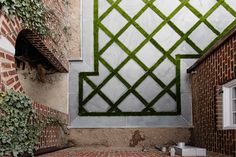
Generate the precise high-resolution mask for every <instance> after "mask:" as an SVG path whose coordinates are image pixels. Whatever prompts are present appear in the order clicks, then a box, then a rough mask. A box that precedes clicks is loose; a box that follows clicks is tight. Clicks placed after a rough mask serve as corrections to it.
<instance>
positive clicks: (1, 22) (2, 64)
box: [0, 11, 68, 149]
mask: <svg viewBox="0 0 236 157" xmlns="http://www.w3.org/2000/svg"><path fill="white" fill-rule="evenodd" d="M20 23H21V22H20V20H19V19H18V18H14V19H13V20H9V19H8V18H7V17H6V16H4V15H3V14H2V13H1V11H0V26H1V27H0V35H2V36H4V37H6V38H7V39H8V40H9V41H10V43H11V44H12V45H13V46H15V43H16V39H17V36H18V34H19V33H20V32H21V30H22V27H21V24H20ZM28 37H29V36H28ZM36 37H37V38H36ZM29 38H32V40H34V41H36V40H37V41H38V43H40V44H41V47H42V48H45V47H46V46H45V45H43V42H45V41H41V40H40V41H39V38H38V36H36V35H35V34H32V36H30V37H29ZM52 52H53V53H52ZM44 53H47V54H48V56H49V57H51V58H49V59H51V60H50V61H52V62H54V63H55V64H54V65H55V66H57V67H59V68H61V71H66V69H67V68H68V62H67V60H66V58H61V57H58V56H59V54H57V51H49V50H48V49H47V50H46V48H45V52H44ZM60 56H62V57H64V56H63V55H61V53H60ZM59 70H60V69H59ZM5 89H13V90H15V91H19V92H23V87H22V85H21V83H20V81H19V78H18V75H17V71H16V64H15V58H14V55H13V54H11V53H9V52H6V51H3V50H2V49H1V48H0V91H3V90H5ZM33 107H34V108H35V109H36V111H37V113H39V114H43V115H45V116H49V115H50V116H54V117H58V118H59V119H60V120H62V121H63V123H64V125H65V126H66V125H67V124H68V122H67V119H68V117H67V115H66V114H64V113H61V112H58V111H56V110H53V109H51V108H49V107H47V106H45V105H41V104H37V103H35V104H34V105H33ZM65 136H66V135H65V134H64V132H63V131H62V129H61V127H60V126H58V125H57V126H55V125H51V126H48V127H47V128H45V129H44V131H43V133H42V135H41V137H40V141H39V145H38V148H39V149H43V148H49V147H54V146H64V145H65V144H66V143H67V140H66V137H65Z"/></svg>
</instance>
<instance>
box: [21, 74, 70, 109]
mask: <svg viewBox="0 0 236 157" xmlns="http://www.w3.org/2000/svg"><path fill="white" fill-rule="evenodd" d="M17 73H18V76H19V79H20V82H21V84H22V86H23V88H24V92H25V94H26V95H28V96H29V97H30V98H31V99H32V100H34V101H35V102H37V103H40V104H44V105H47V106H49V107H51V108H53V109H55V110H58V111H60V112H63V113H68V109H67V106H68V105H67V104H68V97H67V95H68V93H67V92H68V74H65V73H55V74H50V75H46V81H45V82H44V83H42V82H39V81H38V78H37V74H36V72H35V70H30V71H28V70H20V69H18V71H17Z"/></svg>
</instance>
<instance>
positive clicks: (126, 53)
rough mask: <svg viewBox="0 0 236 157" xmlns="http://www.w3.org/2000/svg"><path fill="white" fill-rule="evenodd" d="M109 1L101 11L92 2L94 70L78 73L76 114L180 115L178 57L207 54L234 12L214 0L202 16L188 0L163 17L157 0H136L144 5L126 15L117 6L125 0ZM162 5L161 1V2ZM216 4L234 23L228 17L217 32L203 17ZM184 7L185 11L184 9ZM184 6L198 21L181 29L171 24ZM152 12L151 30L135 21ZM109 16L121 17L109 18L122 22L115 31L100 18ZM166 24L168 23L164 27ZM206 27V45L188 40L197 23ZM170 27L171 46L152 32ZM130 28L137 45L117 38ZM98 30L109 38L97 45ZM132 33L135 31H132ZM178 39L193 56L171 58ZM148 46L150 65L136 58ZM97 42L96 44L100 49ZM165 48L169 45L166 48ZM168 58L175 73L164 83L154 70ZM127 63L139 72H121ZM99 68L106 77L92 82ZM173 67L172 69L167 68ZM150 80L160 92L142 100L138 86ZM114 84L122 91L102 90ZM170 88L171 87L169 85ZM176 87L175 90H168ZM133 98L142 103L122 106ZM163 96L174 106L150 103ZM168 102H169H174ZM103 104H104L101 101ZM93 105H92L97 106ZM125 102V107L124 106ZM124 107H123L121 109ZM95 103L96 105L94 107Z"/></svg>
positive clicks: (98, 75) (107, 0)
mask: <svg viewBox="0 0 236 157" xmlns="http://www.w3.org/2000/svg"><path fill="white" fill-rule="evenodd" d="M104 1H106V2H107V3H108V5H109V7H108V8H107V9H106V10H105V11H104V12H103V13H99V1H98V0H94V72H81V73H80V74H79V115H81V116H136V115H139V116H148V115H178V114H180V113H181V94H180V93H181V91H180V82H181V80H180V70H181V69H180V67H181V66H180V59H184V58H188V59H189V58H197V57H199V56H201V55H202V54H203V53H204V52H206V51H207V50H208V49H209V48H210V47H211V46H213V44H214V43H215V42H217V41H218V40H219V39H220V38H221V37H222V36H223V35H224V34H226V33H227V32H228V31H229V30H230V29H232V28H233V27H234V26H235V25H236V20H235V17H236V12H235V11H234V10H233V9H232V8H231V7H230V6H229V5H228V4H227V3H226V2H225V1H224V0H218V1H216V3H215V4H214V5H213V6H212V7H211V8H210V9H209V10H208V11H207V12H206V13H204V14H201V12H199V11H198V10H197V9H196V8H195V7H194V6H193V5H191V3H190V0H179V1H178V2H179V5H177V7H176V8H175V9H174V10H172V11H171V12H170V14H169V15H166V14H165V13H163V12H162V11H161V9H159V8H158V7H157V6H156V5H155V4H154V3H155V2H156V1H157V0H140V1H141V2H142V3H143V6H142V7H141V8H140V9H139V11H138V12H135V13H134V15H133V16H131V15H129V14H128V13H127V12H126V11H125V9H123V8H122V7H121V6H122V5H120V4H121V3H122V2H124V1H125V0H104ZM163 3H164V2H163ZM219 7H223V8H224V9H225V10H226V11H227V12H228V13H229V14H230V15H231V16H233V17H234V19H233V21H231V22H230V23H229V24H228V25H227V27H226V28H224V30H223V31H222V32H220V31H219V30H217V29H216V28H215V27H214V26H213V24H211V23H210V22H209V21H208V18H209V16H211V15H212V13H213V12H214V11H216V10H217V9H218V8H219ZM186 8H187V9H186ZM183 9H185V10H189V11H190V12H191V14H193V15H194V16H195V17H196V18H197V19H198V20H197V21H196V22H195V23H194V24H193V25H192V26H191V27H190V28H189V29H188V30H187V31H185V32H183V31H182V30H181V28H179V27H178V26H177V25H176V24H175V22H173V19H174V17H175V16H176V15H177V14H178V13H180V12H181V10H183ZM150 10H151V12H152V13H154V14H156V15H157V16H158V17H159V18H160V19H161V22H160V23H159V24H158V25H157V26H156V27H155V28H154V30H152V31H150V32H147V30H145V29H144V28H143V27H142V26H141V25H140V24H139V23H138V22H137V20H138V19H139V18H140V17H141V16H142V15H143V14H145V13H147V12H148V11H149V12H150ZM111 14H119V16H120V17H121V18H122V20H120V21H116V20H117V19H115V20H114V22H118V23H119V24H120V25H122V27H121V28H118V30H115V31H114V30H113V31H112V30H111V29H113V28H108V27H109V25H108V26H106V24H104V23H103V22H104V20H105V19H106V18H108V16H110V15H111ZM167 26H168V27H167ZM202 26H204V27H206V28H207V29H209V30H210V31H211V32H212V36H215V37H214V39H213V40H212V41H211V42H210V43H209V44H207V46H206V47H205V48H204V49H202V48H200V47H199V46H198V44H196V43H195V41H194V40H193V39H191V37H190V36H191V34H193V33H194V31H195V30H197V29H199V28H200V27H202ZM164 28H165V29H169V30H173V33H172V34H173V35H174V34H176V36H177V37H178V39H176V41H172V44H169V45H164V46H163V43H161V42H160V41H158V37H156V35H157V34H158V33H160V32H161V31H162V30H163V29H164ZM130 29H132V30H135V31H136V32H135V35H136V36H138V35H139V36H140V37H141V38H142V40H141V39H140V42H139V43H136V45H135V46H132V47H131V45H129V44H125V43H123V42H122V39H123V38H122V36H123V35H124V34H125V33H126V32H127V31H128V30H130ZM99 32H102V33H103V34H105V35H106V36H107V38H108V41H107V42H106V43H105V44H104V45H103V47H101V46H100V43H99V35H100V33H99ZM132 35H134V34H132ZM183 42H186V43H187V44H189V45H190V46H191V47H192V49H193V50H195V51H196V52H197V53H198V54H196V55H193V54H186V55H178V54H177V55H176V57H173V56H172V54H173V52H174V51H175V50H176V49H177V48H178V46H180V45H181V44H182V43H183ZM114 45H115V46H116V50H118V51H117V52H116V51H115V50H114V49H113V47H114ZM147 45H148V46H149V47H150V46H151V47H153V48H154V49H156V50H157V51H158V53H161V55H160V54H159V56H157V57H158V59H157V60H156V61H155V62H154V63H152V64H150V65H147V63H146V62H145V63H146V64H145V63H144V61H142V58H140V57H138V53H139V52H140V51H141V50H142V49H144V47H145V46H147ZM99 46H100V47H99ZM167 46H168V47H167ZM110 49H111V51H109V53H116V54H114V56H116V55H118V56H119V57H118V58H122V60H121V61H120V62H117V63H114V64H113V63H112V62H111V61H110V60H109V59H108V60H107V59H106V57H105V56H104V54H105V53H107V51H108V50H110ZM166 61H168V64H169V65H174V67H175V69H174V70H175V72H174V77H173V78H171V79H170V80H169V82H166V78H165V77H161V75H159V74H158V75H157V74H156V73H155V71H157V69H158V68H159V67H163V63H164V62H165V63H166ZM127 65H131V66H134V67H136V69H140V70H139V71H140V76H137V78H134V77H132V76H131V74H124V73H123V72H122V71H125V70H124V69H126V67H127ZM100 66H103V67H104V69H105V70H106V71H107V72H106V73H107V74H106V75H105V74H104V76H102V78H100V79H102V80H100V81H96V79H92V77H95V78H96V77H100V76H101V74H100V73H99V67H100ZM172 71H173V70H172ZM128 75H129V77H130V76H131V78H132V79H127V76H128ZM147 79H148V80H151V82H152V84H153V86H154V84H155V86H156V88H159V89H160V91H159V92H157V93H155V92H152V93H151V94H152V96H151V100H147V98H146V97H145V96H143V94H142V93H143V92H142V91H140V90H139V87H140V86H142V85H143V84H144V86H145V81H146V80H147ZM114 83H117V84H120V86H119V88H120V90H123V92H120V93H119V92H118V93H117V92H116V91H115V90H116V89H113V90H111V91H110V92H106V91H105V90H104V88H107V86H108V87H109V88H110V85H112V84H114ZM85 84H86V85H87V86H89V88H91V92H89V93H86V94H85V93H84V92H85V91H84V85H85ZM174 87H175V88H174ZM173 89H175V91H173ZM112 94H117V95H118V96H119V97H118V98H116V99H114V98H112V97H111V95H112ZM131 96H132V100H134V99H135V101H134V102H133V103H137V104H142V105H143V106H142V107H140V106H139V108H138V109H137V108H136V109H133V110H132V108H131V109H130V110H129V109H127V108H128V106H129V105H130V104H129V103H132V102H126V99H128V98H129V97H131ZM95 97H96V98H97V100H98V99H99V101H100V104H99V103H98V102H96V101H95V102H94V101H93V99H94V98H95ZM163 97H168V98H169V99H171V100H172V102H171V103H173V102H174V103H175V104H176V108H175V110H172V111H168V110H167V111H165V110H164V111H163V110H159V109H158V107H157V108H156V107H154V106H155V104H156V103H157V102H159V101H161V99H162V98H163ZM91 101H92V106H90V107H88V105H89V104H90V103H91ZM174 103H173V104H174ZM102 104H104V105H102ZM96 105H97V106H96ZM126 105H127V106H126ZM122 106H125V111H124V109H123V108H122ZM94 107H95V108H96V107H97V110H96V109H95V111H94Z"/></svg>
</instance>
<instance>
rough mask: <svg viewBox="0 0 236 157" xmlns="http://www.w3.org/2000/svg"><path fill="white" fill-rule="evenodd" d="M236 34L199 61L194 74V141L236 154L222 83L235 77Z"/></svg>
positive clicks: (203, 145) (196, 143) (211, 148)
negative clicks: (225, 125)
mask: <svg viewBox="0 0 236 157" xmlns="http://www.w3.org/2000/svg"><path fill="white" fill-rule="evenodd" d="M235 37H236V33H235V35H233V36H231V37H230V38H229V39H227V40H226V41H225V42H224V43H223V45H220V46H219V47H218V48H217V49H216V50H215V51H214V52H213V53H211V55H210V56H209V57H207V58H205V60H204V61H203V62H202V63H201V64H199V65H198V66H197V67H196V68H195V71H196V73H194V74H192V75H191V80H192V94H193V105H192V107H193V125H194V128H193V133H192V144H194V145H196V146H199V147H205V148H207V149H208V150H210V151H215V152H219V153H223V154H228V155H236V154H235V153H234V152H235V151H236V141H235V139H236V130H222V129H223V124H222V122H223V112H222V111H223V102H222V101H223V100H222V93H221V92H220V91H221V90H222V87H221V86H222V85H223V84H225V83H227V82H229V81H231V80H232V79H235V78H236V77H235V72H236V71H235V69H236V55H235V52H236V50H235V49H236V47H235V45H234V44H235V43H236V40H235V39H236V38H235Z"/></svg>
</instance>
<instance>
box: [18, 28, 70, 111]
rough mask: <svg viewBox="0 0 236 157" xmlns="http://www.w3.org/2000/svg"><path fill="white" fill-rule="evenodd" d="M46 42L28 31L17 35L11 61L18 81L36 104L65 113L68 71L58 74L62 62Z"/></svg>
mask: <svg viewBox="0 0 236 157" xmlns="http://www.w3.org/2000/svg"><path fill="white" fill-rule="evenodd" d="M46 44H47V43H45V41H44V40H42V39H41V38H40V37H39V36H38V35H36V34H34V33H33V32H32V31H30V30H22V31H21V32H20V33H19V34H18V37H17V40H16V44H15V60H16V67H17V68H16V69H17V74H18V76H19V81H20V82H21V85H22V87H23V90H24V92H25V94H26V95H28V96H29V97H30V98H31V99H32V100H34V101H35V102H36V103H39V104H43V105H45V106H49V107H51V108H53V109H56V110H58V111H61V112H64V113H67V89H68V87H67V81H68V73H61V72H63V63H62V64H60V59H58V58H57V55H55V53H56V52H55V51H50V50H49V48H48V47H47V46H46ZM64 71H65V70H64ZM58 98H60V99H58Z"/></svg>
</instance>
